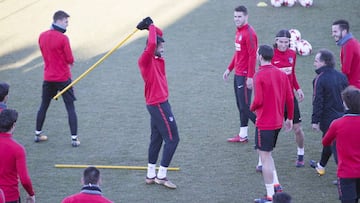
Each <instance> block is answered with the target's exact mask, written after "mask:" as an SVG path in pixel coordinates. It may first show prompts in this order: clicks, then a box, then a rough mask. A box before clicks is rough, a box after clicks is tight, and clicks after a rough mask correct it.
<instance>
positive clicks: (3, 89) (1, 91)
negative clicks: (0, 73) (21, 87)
mask: <svg viewBox="0 0 360 203" xmlns="http://www.w3.org/2000/svg"><path fill="white" fill-rule="evenodd" d="M9 88H10V87H9V84H7V83H5V82H1V83H0V111H2V110H3V109H6V108H7V105H6V102H7V100H8V98H9Z"/></svg>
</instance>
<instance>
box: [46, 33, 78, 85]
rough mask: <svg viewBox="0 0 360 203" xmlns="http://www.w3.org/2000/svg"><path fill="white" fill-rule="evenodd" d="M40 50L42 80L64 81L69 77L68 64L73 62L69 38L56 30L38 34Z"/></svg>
mask: <svg viewBox="0 0 360 203" xmlns="http://www.w3.org/2000/svg"><path fill="white" fill-rule="evenodd" d="M39 46H40V51H41V54H42V56H43V59H44V66H45V67H44V80H45V81H50V82H65V81H67V80H69V79H70V78H71V71H70V66H71V65H72V64H73V63H74V57H73V55H72V51H71V47H70V42H69V39H68V37H67V36H66V35H64V34H63V33H61V32H59V31H57V30H53V29H51V30H48V31H45V32H43V33H41V34H40V37H39Z"/></svg>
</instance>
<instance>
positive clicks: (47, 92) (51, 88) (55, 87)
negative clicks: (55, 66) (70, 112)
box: [42, 79, 76, 102]
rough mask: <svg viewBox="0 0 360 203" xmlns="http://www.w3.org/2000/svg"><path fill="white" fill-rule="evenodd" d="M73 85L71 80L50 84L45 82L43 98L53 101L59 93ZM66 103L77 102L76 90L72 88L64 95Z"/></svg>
mask: <svg viewBox="0 0 360 203" xmlns="http://www.w3.org/2000/svg"><path fill="white" fill-rule="evenodd" d="M70 83H71V79H69V80H68V81H65V82H49V81H44V82H43V86H42V97H43V99H44V100H51V99H52V98H53V97H54V96H55V95H56V94H57V93H58V92H59V91H61V90H63V89H64V88H65V87H66V86H68V85H69V84H70ZM61 96H62V98H63V100H64V101H65V102H73V101H75V100H76V97H75V95H74V90H73V88H72V87H70V88H69V89H68V90H67V91H66V92H64V93H63V94H62V95H61Z"/></svg>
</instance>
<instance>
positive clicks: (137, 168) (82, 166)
mask: <svg viewBox="0 0 360 203" xmlns="http://www.w3.org/2000/svg"><path fill="white" fill-rule="evenodd" d="M89 166H94V167H96V168H102V169H127V170H147V167H146V166H109V165H78V164H55V168H87V167H89ZM156 169H159V167H156ZM167 170H168V171H179V170H180V168H170V167H169V168H168V169H167Z"/></svg>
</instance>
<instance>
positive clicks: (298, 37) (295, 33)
mask: <svg viewBox="0 0 360 203" xmlns="http://www.w3.org/2000/svg"><path fill="white" fill-rule="evenodd" d="M289 32H290V35H291V38H290V40H292V41H295V42H297V41H300V40H301V33H300V31H299V30H298V29H294V28H293V29H290V30H289Z"/></svg>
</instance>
